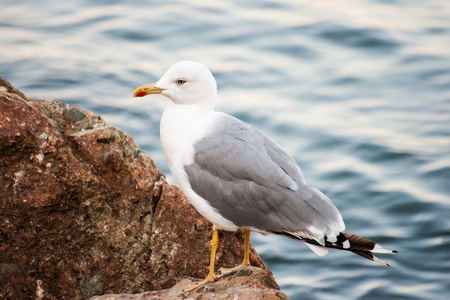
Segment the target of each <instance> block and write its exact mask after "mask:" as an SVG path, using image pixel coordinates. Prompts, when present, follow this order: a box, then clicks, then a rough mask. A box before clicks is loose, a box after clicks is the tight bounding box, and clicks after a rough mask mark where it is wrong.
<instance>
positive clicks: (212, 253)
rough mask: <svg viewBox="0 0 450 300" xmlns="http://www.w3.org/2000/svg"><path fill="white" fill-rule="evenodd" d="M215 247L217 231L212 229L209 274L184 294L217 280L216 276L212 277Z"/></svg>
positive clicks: (217, 237)
mask: <svg viewBox="0 0 450 300" xmlns="http://www.w3.org/2000/svg"><path fill="white" fill-rule="evenodd" d="M217 245H219V230H218V229H214V232H213V236H212V239H211V260H210V261H209V273H208V276H207V277H206V278H205V280H203V281H202V282H200V283H199V284H196V285H194V286H193V287H191V288H190V289H187V290H185V292H188V291H192V290H195V289H196V288H198V287H199V286H202V285H204V284H205V283H208V282H214V281H216V280H217V277H216V275H214V261H215V258H216V250H217Z"/></svg>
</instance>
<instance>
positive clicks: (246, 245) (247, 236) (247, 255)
mask: <svg viewBox="0 0 450 300" xmlns="http://www.w3.org/2000/svg"><path fill="white" fill-rule="evenodd" d="M250 233H251V231H250V230H246V229H244V260H243V261H242V264H241V265H240V266H237V267H234V268H220V269H219V271H220V273H222V274H226V273H229V272H232V271H236V270H238V269H240V268H242V267H246V266H250Z"/></svg>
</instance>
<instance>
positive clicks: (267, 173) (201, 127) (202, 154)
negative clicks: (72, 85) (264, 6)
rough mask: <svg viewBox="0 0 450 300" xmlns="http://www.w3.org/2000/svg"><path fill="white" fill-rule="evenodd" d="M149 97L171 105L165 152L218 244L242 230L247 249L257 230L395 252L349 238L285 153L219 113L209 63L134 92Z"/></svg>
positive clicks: (164, 122) (320, 247)
mask: <svg viewBox="0 0 450 300" xmlns="http://www.w3.org/2000/svg"><path fill="white" fill-rule="evenodd" d="M148 94H162V95H163V96H166V97H167V98H169V99H170V100H171V102H169V104H168V105H167V107H166V109H165V110H164V113H163V116H162V119H161V124H160V134H161V142H162V147H163V151H164V154H165V156H166V159H167V161H168V164H169V167H170V169H171V172H172V174H173V176H174V177H175V179H176V180H177V182H178V184H179V186H180V188H181V190H182V191H183V193H184V194H185V196H186V198H187V199H188V200H189V201H190V202H191V203H192V205H193V206H194V207H195V208H196V209H197V210H198V211H199V213H200V214H201V215H203V216H204V217H205V218H206V219H207V220H209V221H210V222H211V223H213V225H214V227H215V232H214V233H215V234H214V237H213V241H214V240H217V234H216V233H217V230H218V229H220V230H228V231H236V230H237V229H239V228H241V229H243V230H244V232H246V247H248V246H247V244H248V243H247V242H248V241H247V237H248V239H249V236H250V231H256V232H259V233H262V234H269V233H272V234H277V235H282V236H286V237H289V238H292V239H296V240H299V241H301V242H303V243H305V244H306V245H307V246H309V247H310V248H311V250H313V251H314V252H315V253H317V254H319V255H325V254H326V253H327V252H328V249H329V248H337V249H343V250H349V251H352V252H354V253H356V254H359V255H361V256H364V257H366V258H369V259H371V260H375V261H378V262H381V263H383V262H382V261H380V260H379V259H377V258H376V257H374V256H373V255H372V252H380V253H393V251H391V250H385V249H384V248H382V247H381V246H379V245H378V244H376V243H374V242H372V241H370V240H368V239H365V238H362V237H359V236H356V235H352V234H348V233H343V231H344V229H345V225H344V221H343V220H342V216H341V214H340V212H339V211H338V209H337V208H336V207H335V206H334V205H333V204H332V203H331V201H330V200H329V199H328V198H327V197H326V196H325V195H324V194H323V193H321V192H320V191H319V190H318V189H316V188H314V187H310V186H309V185H308V184H307V183H306V181H305V178H304V176H303V173H302V171H301V169H300V167H299V166H298V165H297V163H296V162H295V160H294V159H293V158H292V157H291V156H290V155H289V154H288V153H287V152H286V151H284V150H283V149H282V148H281V147H280V146H278V145H277V144H276V143H274V142H273V141H272V140H271V139H270V138H268V137H267V136H266V135H265V134H264V133H262V132H261V131H259V130H257V129H255V128H253V127H252V126H251V125H249V124H246V123H244V122H242V121H240V120H239V119H237V118H235V117H232V116H230V115H227V114H224V113H220V112H216V111H214V104H215V102H216V98H217V87H216V82H215V79H214V77H213V76H212V74H211V72H210V71H209V70H208V68H207V67H206V66H204V65H202V64H200V63H196V62H192V61H183V62H179V63H177V64H175V65H174V66H172V67H171V68H170V69H169V70H168V71H167V72H166V73H165V74H164V76H163V77H161V79H160V80H159V81H158V82H157V83H155V84H152V85H147V86H142V87H140V88H138V89H137V90H136V91H135V96H145V95H148ZM247 233H248V234H247ZM213 244H216V242H214V243H212V245H213ZM213 250H214V251H215V249H214V247H213ZM247 250H248V249H246V253H247V255H248V251H247ZM214 251H213V252H214ZM213 259H214V258H213V256H211V260H212V267H211V268H212V270H211V269H210V275H209V276H208V278H210V280H212V279H211V278H213V277H214V270H213ZM244 261H245V259H244ZM246 263H247V264H248V262H246ZM211 273H212V275H211Z"/></svg>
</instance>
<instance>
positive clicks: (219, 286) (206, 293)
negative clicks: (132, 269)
mask: <svg viewBox="0 0 450 300" xmlns="http://www.w3.org/2000/svg"><path fill="white" fill-rule="evenodd" d="M194 284H196V282H195V281H193V280H192V279H188V278H185V279H183V280H181V281H180V282H178V283H177V284H176V285H175V286H173V287H172V288H170V289H166V290H160V291H153V292H144V293H140V294H134V295H132V294H128V295H127V294H121V295H104V296H96V297H93V298H91V300H118V299H121V300H137V299H139V300H167V299H230V300H234V299H239V300H254V299H268V300H269V299H272V300H284V299H288V298H287V296H286V295H285V294H284V293H282V292H280V290H279V288H278V285H277V283H276V282H275V280H274V279H273V276H272V272H270V271H268V270H264V269H260V268H255V267H244V268H242V269H240V270H238V271H233V272H231V273H227V274H225V275H223V276H222V277H221V278H220V279H219V280H218V281H216V282H212V283H207V284H205V285H203V286H201V287H199V288H197V289H196V290H193V291H189V292H184V290H187V289H189V288H190V287H192V286H193V285H194Z"/></svg>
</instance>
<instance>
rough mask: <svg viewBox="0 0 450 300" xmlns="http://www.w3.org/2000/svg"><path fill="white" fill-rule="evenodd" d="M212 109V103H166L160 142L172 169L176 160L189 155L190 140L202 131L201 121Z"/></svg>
mask: <svg viewBox="0 0 450 300" xmlns="http://www.w3.org/2000/svg"><path fill="white" fill-rule="evenodd" d="M213 111H214V108H213V107H212V105H205V103H198V104H189V105H183V104H176V103H175V102H173V101H170V103H169V104H168V105H167V107H166V109H165V110H164V113H163V115H162V118H161V125H160V135H161V144H162V147H163V151H164V154H165V156H166V159H167V162H168V163H169V167H170V168H171V169H172V168H173V165H174V163H175V161H176V160H178V159H180V158H181V157H182V156H183V155H189V153H188V152H190V151H191V150H192V151H193V149H191V148H192V142H193V141H194V140H195V139H196V137H197V136H199V135H201V134H202V133H203V130H206V129H207V128H202V126H201V125H200V124H201V122H202V121H203V120H204V119H205V118H206V117H207V116H209V115H210V114H211V113H212V112H213Z"/></svg>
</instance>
